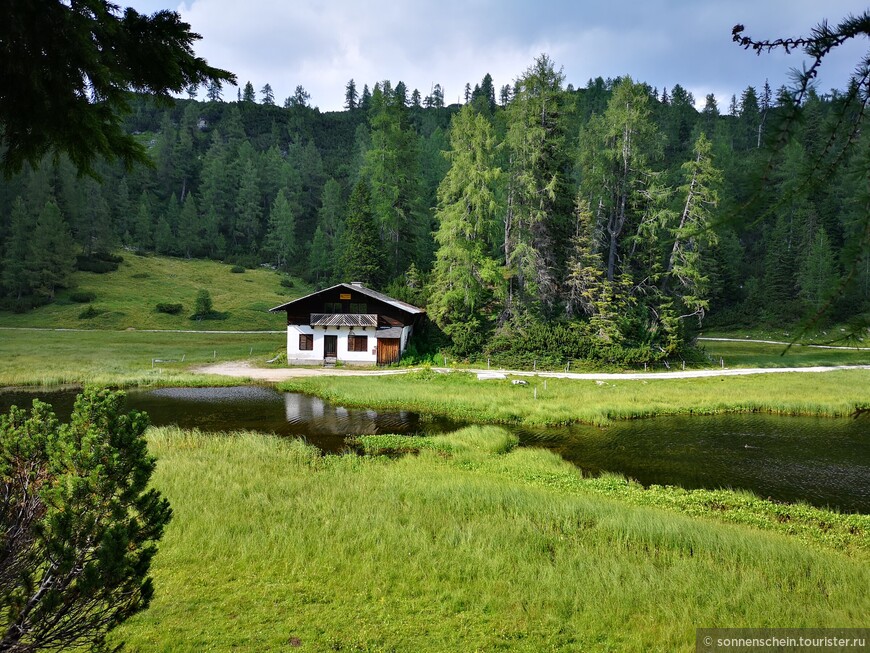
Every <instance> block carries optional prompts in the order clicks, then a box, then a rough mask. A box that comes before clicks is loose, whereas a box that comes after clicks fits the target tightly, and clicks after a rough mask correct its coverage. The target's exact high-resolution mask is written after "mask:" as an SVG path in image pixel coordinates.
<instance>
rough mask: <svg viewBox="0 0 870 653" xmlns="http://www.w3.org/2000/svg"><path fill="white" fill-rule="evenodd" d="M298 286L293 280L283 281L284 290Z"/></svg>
mask: <svg viewBox="0 0 870 653" xmlns="http://www.w3.org/2000/svg"><path fill="white" fill-rule="evenodd" d="M295 285H296V284H294V283H293V279H288V278H286V277H285V278H283V279H281V287H282V288H293V287H294V286H295Z"/></svg>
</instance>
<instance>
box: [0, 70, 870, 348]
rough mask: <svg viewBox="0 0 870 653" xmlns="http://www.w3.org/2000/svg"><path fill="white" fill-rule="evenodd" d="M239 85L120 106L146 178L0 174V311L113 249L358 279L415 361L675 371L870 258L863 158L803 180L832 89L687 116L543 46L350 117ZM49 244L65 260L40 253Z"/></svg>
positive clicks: (828, 112)
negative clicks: (416, 348)
mask: <svg viewBox="0 0 870 653" xmlns="http://www.w3.org/2000/svg"><path fill="white" fill-rule="evenodd" d="M250 87H251V88H250V89H248V91H249V92H248V91H246V93H245V94H244V96H242V94H241V92H240V93H239V96H238V98H237V99H232V101H224V99H223V96H222V94H221V92H220V88H219V87H217V86H214V88H210V92H209V100H208V101H205V102H200V101H197V100H194V99H184V100H178V101H177V102H176V103H175V105H174V106H169V107H167V106H163V105H161V104H159V103H158V102H155V100H154V98H153V97H151V96H149V95H145V94H140V95H136V96H133V97H132V99H131V100H130V109H131V111H130V113H129V114H128V115H127V116H126V117H125V118H124V122H123V125H122V127H123V130H124V133H125V134H126V135H128V136H129V137H130V138H132V139H134V140H135V141H136V142H137V143H138V144H139V145H140V146H141V147H142V148H143V149H144V150H145V151H147V153H148V155H149V157H151V158H152V159H153V162H154V165H153V167H148V166H144V165H137V166H134V167H133V168H132V169H130V170H126V169H125V167H124V166H123V165H121V164H120V163H118V162H111V161H107V160H97V161H95V164H94V169H95V171H96V172H97V173H98V174H99V176H100V177H101V178H102V180H103V181H102V182H98V181H96V180H95V179H91V178H85V179H80V178H78V176H77V168H76V164H75V161H73V160H71V159H70V158H68V157H63V156H61V157H59V158H53V157H44V158H42V159H40V160H38V161H35V162H34V164H33V165H26V166H25V167H24V168H23V169H22V171H21V172H20V173H18V174H15V175H13V176H11V177H10V178H9V179H7V180H6V181H5V182H3V183H2V185H0V243H2V245H0V284H2V294H3V300H2V301H3V302H4V306H5V307H6V308H7V309H10V310H27V309H28V308H29V307H31V306H33V305H37V304H39V303H42V302H45V301H51V300H52V298H53V297H54V296H55V293H56V290H57V289H58V288H63V287H64V285H66V284H68V283H69V279H70V273H71V271H72V270H73V269H74V268H75V267H76V266H81V265H82V261H83V260H84V261H88V260H94V259H100V257H103V258H105V257H106V256H108V257H111V256H114V255H116V254H117V252H118V251H119V250H120V249H121V248H123V249H125V250H126V251H127V252H126V253H124V254H123V255H132V254H133V253H139V254H148V253H150V252H156V253H159V254H164V255H170V256H181V257H206V258H213V259H220V260H225V261H228V262H231V263H234V264H236V265H244V266H258V265H263V264H268V265H272V266H274V267H276V268H278V269H281V270H284V271H286V272H288V273H291V274H295V275H299V276H302V277H304V278H305V279H306V280H308V281H309V282H311V283H313V284H314V285H316V286H325V285H327V284H330V283H333V282H337V281H347V280H349V279H350V278H351V277H352V278H353V280H354V281H363V282H367V283H368V284H370V285H372V286H373V287H376V288H379V289H382V290H385V291H386V292H388V293H391V294H394V295H396V296H398V297H401V298H403V299H406V300H407V301H411V302H413V303H416V304H419V305H423V306H425V307H426V308H427V310H428V313H429V315H430V317H431V318H432V320H433V322H434V326H433V328H432V329H430V331H429V334H428V335H429V338H428V342H429V345H428V346H432V347H436V346H447V347H450V348H452V350H453V351H454V352H455V353H456V354H458V355H461V356H466V357H472V358H473V357H475V356H490V357H495V359H496V360H497V359H498V358H499V357H501V358H503V359H505V360H508V359H509V360H512V361H516V362H523V361H524V360H526V359H529V360H531V359H538V360H545V359H546V360H552V361H553V362H567V361H570V360H572V359H576V358H587V359H595V360H601V361H605V362H613V363H623V362H632V363H642V362H647V361H656V360H661V359H665V360H667V359H669V358H670V359H672V360H673V359H677V358H679V357H687V356H692V355H694V354H693V349H692V346H691V345H692V342H693V338H694V336H695V335H696V334H697V332H698V330H699V328H700V327H701V326H702V325H704V326H706V325H720V326H747V325H759V324H765V323H766V324H777V325H788V324H794V323H796V322H797V321H799V320H800V319H801V317H803V316H805V315H806V314H807V312H808V311H814V310H816V309H818V307H820V306H823V305H826V306H828V310H827V312H826V316H825V319H828V320H830V321H841V320H845V319H847V318H850V317H852V316H854V315H856V314H860V313H864V312H866V311H867V310H868V308H870V262H868V263H867V264H865V265H864V266H863V267H859V269H857V270H856V269H854V265H853V263H854V261H855V252H854V251H852V249H850V248H854V244H855V243H856V242H858V241H856V234H860V232H861V230H862V229H863V228H864V225H865V222H866V214H867V204H866V197H867V193H866V188H864V187H863V186H862V183H863V184H864V185H866V175H863V172H864V171H865V170H866V161H865V159H866V153H867V152H868V151H870V148H868V147H867V146H866V144H864V145H859V146H857V147H854V148H851V149H849V150H846V151H844V154H843V156H842V161H841V162H840V165H839V166H838V167H837V168H836V169H835V170H832V171H831V173H830V174H827V175H826V176H825V178H824V179H817V180H816V181H817V182H818V183H814V184H812V185H808V184H806V183H805V182H806V179H807V178H808V177H812V176H813V175H814V172H813V168H812V166H813V162H815V161H817V160H818V157H819V156H820V155H821V154H822V153H823V152H824V151H825V149H826V148H829V147H830V138H831V136H830V135H831V134H832V133H834V134H836V129H834V126H835V125H836V121H837V120H841V119H842V114H843V112H844V111H850V110H851V109H850V105H849V104H848V98H849V94H848V93H847V92H845V91H844V92H839V91H832V92H830V93H819V92H817V91H816V90H814V89H813V88H812V87H811V86H810V87H809V88H808V89H807V92H806V93H805V96H804V97H803V98H802V99H801V101H800V102H799V103H798V104H797V106H795V103H794V100H793V96H792V95H791V94H790V92H789V91H788V90H787V89H785V88H780V89H772V88H771V87H770V86H769V85H767V84H765V85H764V86H763V87H761V88H754V87H752V86H747V87H746V89H745V90H744V91H743V92H742V93H741V94H740V95H739V96H732V97H731V98H722V99H720V98H716V97H715V96H713V95H712V94H711V95H708V96H707V97H706V98H704V101H703V102H702V103H698V102H696V98H694V97H693V96H692V94H691V93H689V92H688V91H687V90H686V89H685V88H683V87H682V86H681V85H679V84H675V85H674V86H673V87H671V88H662V89H657V88H651V87H650V86H649V85H648V84H645V83H643V82H642V81H638V80H634V79H631V78H630V77H621V78H616V79H606V80H605V79H602V78H596V79H590V80H589V81H588V82H587V83H586V85H585V86H583V87H581V88H574V87H573V86H571V85H570V84H569V85H566V84H565V79H564V75H563V73H562V70H561V68H560V67H559V66H558V64H557V63H556V62H554V61H553V60H552V59H550V57H549V56H547V55H541V56H540V57H537V58H536V59H535V60H534V61H533V62H531V64H530V66H529V67H528V68H527V69H526V70H525V71H522V72H521V73H520V74H519V76H518V77H517V78H516V79H515V80H514V81H513V83H511V84H505V85H502V86H500V87H498V86H497V85H496V82H495V81H494V80H493V79H492V78H491V77H490V76H489V75H487V76H485V77H484V78H483V79H482V80H481V81H480V82H478V83H477V84H475V85H474V86H472V85H471V84H469V93H468V94H467V98H466V101H465V102H464V103H463V104H461V105H449V106H445V104H444V100H443V97H442V96H441V95H439V93H438V90H439V89H438V87H435V89H434V90H433V93H432V94H430V95H429V96H427V97H422V96H421V94H420V92H419V91H417V90H416V89H414V90H411V91H410V92H409V89H408V88H407V87H406V86H405V84H404V83H402V82H401V81H400V82H397V83H395V84H394V83H392V82H391V81H389V80H381V81H379V82H376V83H374V84H373V85H372V86H371V88H370V87H369V85H368V84H364V85H363V88H362V90H361V91H360V90H358V86H357V84H356V83H355V82H354V81H353V80H351V81H350V82H348V84H347V87H346V96H347V102H346V109H345V110H344V111H341V112H325V113H322V112H320V111H319V110H317V109H316V108H312V107H310V106H308V103H307V100H306V98H305V95H306V94H305V91H304V89H302V88H301V87H300V89H297V91H298V92H297V94H296V95H294V98H295V100H294V98H288V100H287V101H286V102H285V103H284V106H279V105H278V104H277V103H276V102H275V99H274V97H273V94H271V87H268V84H267V85H266V86H264V87H263V89H262V91H261V94H260V98H259V101H258V97H257V95H256V93H255V91H254V87H253V85H252V84H250ZM267 87H268V88H267ZM246 88H247V86H246ZM497 89H498V90H497ZM212 91H213V92H212ZM291 100H292V101H291ZM701 105H703V108H702V109H701V110H698V109H696V106H701ZM795 111H797V112H798V113H799V117H800V119H799V120H798V121H794V122H793V123H790V125H792V126H791V127H790V128H789V130H788V132H787V139H786V140H785V142H783V143H781V144H780V145H779V146H778V147H777V148H775V149H774V150H773V152H774V154H773V156H772V157H771V154H770V152H771V150H769V149H767V148H766V147H765V145H766V143H767V142H768V141H769V140H771V139H781V138H782V133H783V131H782V130H781V129H780V125H781V124H782V123H781V121H782V120H783V119H785V118H786V117H793V115H794V112H795ZM854 120H856V121H858V122H859V123H860V124H863V121H864V120H865V118H864V116H863V114H861V115H856V116H854ZM857 133H859V134H860V138H861V139H862V142H863V141H864V140H866V137H867V136H866V135H867V130H862V131H859V132H857ZM835 137H836V136H835ZM759 171H762V173H763V174H766V177H767V182H766V185H765V186H762V184H761V177H762V176H763V174H762V173H760V172H759ZM862 180H863V182H862ZM64 230H65V231H66V232H68V233H69V235H70V237H71V238H72V239H73V240H74V242H75V243H76V244H77V247H78V251H75V252H74V251H71V250H70V249H69V248H68V247H66V248H64V247H62V246H61V245H59V244H58V242H56V240H57V239H55V240H52V237H51V234H52V233H58V232H63V231H64ZM61 240H62V239H61ZM76 254H77V255H78V258H76ZM865 262H866V258H865ZM85 264H86V263H85ZM47 270H48V271H50V272H51V273H50V274H48V273H47V272H46V271H47ZM847 275H848V276H850V283H849V284H847V285H845V286H844V285H843V284H842V283H841V282H842V280H843V279H844V277H845V276H847ZM518 335H519V336H521V337H516V336H518ZM418 343H419V341H418Z"/></svg>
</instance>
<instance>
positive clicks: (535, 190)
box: [504, 55, 571, 312]
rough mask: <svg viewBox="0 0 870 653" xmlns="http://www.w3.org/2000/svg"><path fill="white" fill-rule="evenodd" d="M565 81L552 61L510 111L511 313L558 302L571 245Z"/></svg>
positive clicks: (530, 75) (527, 80)
mask: <svg viewBox="0 0 870 653" xmlns="http://www.w3.org/2000/svg"><path fill="white" fill-rule="evenodd" d="M563 79H564V75H563V74H562V72H561V70H556V68H555V66H554V64H553V61H552V60H551V59H550V58H549V57H548V56H547V55H541V56H539V57H538V58H537V59H535V61H534V63H533V64H532V66H531V67H529V68H528V69H527V70H526V72H525V73H524V74H523V76H522V77H520V78H519V79H518V80H517V89H518V92H517V94H516V95H515V97H514V98H513V100H512V102H511V104H510V107H509V109H508V131H507V136H506V138H505V142H506V144H507V148H508V151H509V155H508V156H509V159H510V163H509V166H508V170H507V173H508V183H507V194H508V195H507V207H506V210H505V213H504V216H505V217H504V221H505V228H504V252H505V263H506V266H507V269H508V272H509V274H510V277H511V279H510V285H509V291H508V305H507V309H508V311H509V312H513V311H516V310H528V309H532V308H535V310H544V311H545V312H546V311H547V310H549V309H550V308H551V307H552V306H553V305H554V304H555V302H556V300H557V295H558V285H559V278H560V276H561V268H562V267H563V265H564V250H562V249H561V248H560V247H559V246H558V245H557V244H558V243H564V242H566V241H567V240H568V234H569V233H570V223H571V194H570V191H569V189H568V183H567V179H566V177H565V171H566V170H568V169H569V167H570V166H569V160H568V158H567V155H566V152H567V150H566V138H565V136H566V131H565V130H566V127H565V116H564V114H565V111H566V102H565V96H564V92H563V89H562V81H563Z"/></svg>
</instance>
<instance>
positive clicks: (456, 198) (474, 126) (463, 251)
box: [428, 105, 503, 353]
mask: <svg viewBox="0 0 870 653" xmlns="http://www.w3.org/2000/svg"><path fill="white" fill-rule="evenodd" d="M450 145H451V148H450V151H449V152H448V158H449V160H450V164H451V165H450V169H449V170H448V172H447V174H446V176H445V177H444V180H443V181H442V182H441V185H440V186H439V187H438V208H437V210H436V212H435V217H436V220H437V222H438V230H437V232H436V233H435V242H436V244H437V246H438V249H437V251H436V252H435V265H434V270H433V280H432V290H431V298H430V302H429V306H428V310H429V313H430V315H431V316H432V318H433V319H434V320H435V322H436V323H437V324H438V326H439V327H440V328H441V329H442V330H443V331H444V332H445V333H446V334H447V335H448V336H450V337H451V339H452V340H453V342H454V344H455V345H456V347H457V348H458V349H459V350H461V351H462V352H463V353H468V352H471V351H475V350H479V348H480V346H481V344H482V342H483V339H484V337H485V335H486V332H487V330H488V326H489V325H488V324H487V321H488V318H487V315H488V314H492V310H491V309H492V307H491V306H490V304H491V303H492V302H493V300H494V298H495V297H497V295H498V294H499V293H500V292H501V287H500V286H501V284H502V282H503V276H502V266H501V263H500V261H498V260H497V259H496V258H495V257H494V256H493V252H495V251H497V243H498V240H499V228H500V213H501V210H502V207H501V206H500V204H499V201H498V189H497V185H498V184H499V183H500V177H501V168H499V167H498V165H496V163H495V148H496V139H495V134H494V132H493V129H492V126H491V125H490V124H489V122H488V121H487V120H486V118H484V117H483V116H482V115H480V114H477V113H475V112H474V110H473V108H472V106H471V105H466V106H464V107H463V108H462V110H461V111H460V112H459V113H458V114H457V115H456V116H455V117H454V118H453V120H452V122H451V128H450Z"/></svg>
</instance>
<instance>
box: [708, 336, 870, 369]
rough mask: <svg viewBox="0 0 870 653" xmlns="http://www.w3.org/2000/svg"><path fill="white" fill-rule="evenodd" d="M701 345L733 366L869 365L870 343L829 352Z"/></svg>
mask: <svg viewBox="0 0 870 653" xmlns="http://www.w3.org/2000/svg"><path fill="white" fill-rule="evenodd" d="M722 337H733V336H722ZM698 345H699V346H700V347H701V348H702V349H703V350H704V351H705V352H706V353H707V355H708V356H710V358H712V359H713V361H714V363H718V362H719V360H720V359H722V360H723V361H724V362H725V366H726V367H729V368H734V367H813V366H817V365H818V366H825V367H827V366H832V365H870V343H867V346H866V348H864V345H862V348H861V349H858V348H848V349H847V348H843V349H827V348H822V347H807V346H805V345H794V346H792V347H791V348H788V349H787V348H786V345H772V344H768V343H763V342H731V341H710V340H702V341H700V342H699V343H698Z"/></svg>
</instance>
